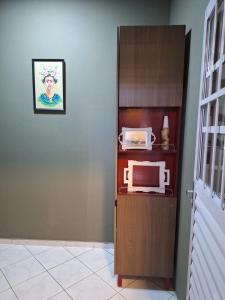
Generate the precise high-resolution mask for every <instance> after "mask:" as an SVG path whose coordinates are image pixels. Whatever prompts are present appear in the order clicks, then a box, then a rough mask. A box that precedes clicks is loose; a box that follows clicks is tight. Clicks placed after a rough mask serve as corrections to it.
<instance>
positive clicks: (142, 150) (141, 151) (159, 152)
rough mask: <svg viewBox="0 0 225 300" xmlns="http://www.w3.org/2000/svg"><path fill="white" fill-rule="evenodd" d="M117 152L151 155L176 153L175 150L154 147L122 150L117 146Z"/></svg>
mask: <svg viewBox="0 0 225 300" xmlns="http://www.w3.org/2000/svg"><path fill="white" fill-rule="evenodd" d="M118 153H119V154H124V155H126V154H127V155H130V154H134V155H136V154H137V155H138V154H140V155H151V154H160V155H161V154H176V153H177V150H161V149H159V150H156V149H152V150H144V149H141V150H140V149H139V150H135V149H127V150H122V149H121V148H119V150H118Z"/></svg>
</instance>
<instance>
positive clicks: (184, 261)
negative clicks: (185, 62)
mask: <svg viewBox="0 0 225 300" xmlns="http://www.w3.org/2000/svg"><path fill="white" fill-rule="evenodd" d="M207 3H208V0H198V1H196V0H189V1H187V0H172V1H171V8H170V11H171V14H170V24H185V25H186V31H187V32H188V31H189V30H191V49H190V65H189V74H188V87H187V105H186V115H185V130H184V147H183V161H182V174H181V175H182V176H181V197H180V218H179V226H178V228H179V231H178V255H177V270H176V273H177V274H176V275H177V276H176V290H177V296H178V299H179V300H184V299H185V292H186V286H187V282H186V280H187V266H188V251H189V237H190V218H191V217H190V216H191V205H190V201H189V200H188V198H187V196H186V190H187V189H192V182H193V172H194V155H195V134H196V126H197V111H198V101H199V85H200V70H201V52H202V42H203V29H204V28H203V27H204V13H205V8H206V6H207Z"/></svg>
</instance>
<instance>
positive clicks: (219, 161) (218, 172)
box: [213, 134, 224, 197]
mask: <svg viewBox="0 0 225 300" xmlns="http://www.w3.org/2000/svg"><path fill="white" fill-rule="evenodd" d="M223 147H224V135H223V134H218V135H217V140H216V156H215V169H214V181H213V190H214V191H215V193H216V194H217V195H218V196H220V197H221V179H222V168H223Z"/></svg>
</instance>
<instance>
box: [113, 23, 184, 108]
mask: <svg viewBox="0 0 225 300" xmlns="http://www.w3.org/2000/svg"><path fill="white" fill-rule="evenodd" d="M118 42H119V45H118V47H119V49H118V50H119V51H118V53H119V54H118V55H119V57H118V62H119V63H118V75H119V76H118V88H119V93H118V95H119V106H125V107H132V106H136V107H138V106H140V107H141V106H181V104H182V93H183V68H184V47H185V26H121V27H119V30H118Z"/></svg>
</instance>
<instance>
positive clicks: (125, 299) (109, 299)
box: [107, 292, 128, 300]
mask: <svg viewBox="0 0 225 300" xmlns="http://www.w3.org/2000/svg"><path fill="white" fill-rule="evenodd" d="M116 295H120V296H121V297H122V298H123V299H124V300H128V299H127V298H126V297H124V296H123V295H121V294H120V293H119V292H118V293H117V294H115V295H114V296H112V297H110V298H108V299H107V300H111V299H113V297H115V296H116Z"/></svg>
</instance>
